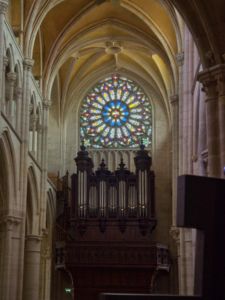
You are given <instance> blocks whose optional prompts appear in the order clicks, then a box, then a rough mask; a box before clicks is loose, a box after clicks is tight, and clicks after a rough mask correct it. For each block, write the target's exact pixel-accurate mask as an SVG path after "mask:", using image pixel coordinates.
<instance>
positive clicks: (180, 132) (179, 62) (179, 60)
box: [176, 52, 184, 174]
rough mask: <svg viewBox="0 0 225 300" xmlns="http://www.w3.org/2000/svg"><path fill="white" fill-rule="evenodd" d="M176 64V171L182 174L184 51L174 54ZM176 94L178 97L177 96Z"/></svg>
mask: <svg viewBox="0 0 225 300" xmlns="http://www.w3.org/2000/svg"><path fill="white" fill-rule="evenodd" d="M176 60H177V65H178V68H179V86H178V95H179V96H180V101H179V106H178V110H179V112H178V116H179V120H178V122H179V125H178V128H179V130H178V135H179V136H178V139H179V141H178V143H179V153H178V158H179V165H178V172H179V174H182V165H183V152H182V151H183V97H182V94H183V65H184V52H181V53H178V54H177V56H176ZM179 96H178V97H179Z"/></svg>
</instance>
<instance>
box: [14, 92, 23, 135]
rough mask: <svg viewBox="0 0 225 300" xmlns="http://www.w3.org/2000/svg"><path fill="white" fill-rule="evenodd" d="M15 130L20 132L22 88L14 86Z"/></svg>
mask: <svg viewBox="0 0 225 300" xmlns="http://www.w3.org/2000/svg"><path fill="white" fill-rule="evenodd" d="M15 94H16V102H17V103H16V131H17V133H18V134H19V135H20V134H21V108H22V88H20V87H17V88H16V92H15Z"/></svg>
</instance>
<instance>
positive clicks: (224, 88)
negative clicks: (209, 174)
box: [215, 65, 225, 177]
mask: <svg viewBox="0 0 225 300" xmlns="http://www.w3.org/2000/svg"><path fill="white" fill-rule="evenodd" d="M215 77H216V79H217V90H218V113H219V140H220V176H221V177H224V170H223V169H224V167H225V65H220V66H218V67H217V69H216V70H215Z"/></svg>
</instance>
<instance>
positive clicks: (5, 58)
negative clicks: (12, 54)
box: [3, 56, 9, 68]
mask: <svg viewBox="0 0 225 300" xmlns="http://www.w3.org/2000/svg"><path fill="white" fill-rule="evenodd" d="M8 63H9V59H8V57H7V56H4V57H3V66H4V68H6V66H8Z"/></svg>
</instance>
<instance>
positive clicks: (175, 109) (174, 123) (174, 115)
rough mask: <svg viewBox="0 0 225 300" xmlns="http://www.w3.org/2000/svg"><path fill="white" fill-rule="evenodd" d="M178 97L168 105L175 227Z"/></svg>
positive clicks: (173, 97)
mask: <svg viewBox="0 0 225 300" xmlns="http://www.w3.org/2000/svg"><path fill="white" fill-rule="evenodd" d="M178 99H179V98H178V95H173V96H171V97H170V105H171V112H172V166H173V167H172V202H173V208H172V209H173V215H172V225H173V226H175V225H176V207H177V176H178V158H179V153H178V151H179V145H178V143H179V142H178V139H179V132H178V126H179V108H178Z"/></svg>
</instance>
